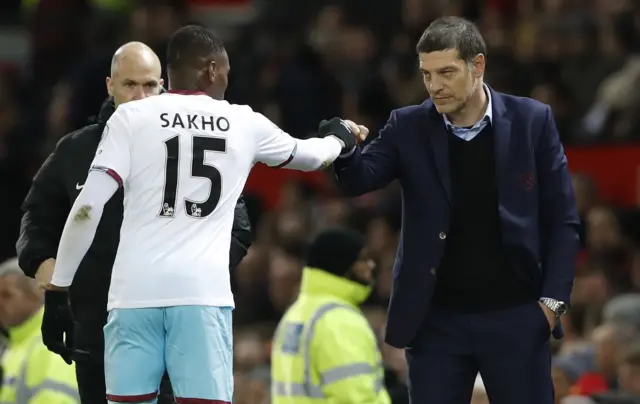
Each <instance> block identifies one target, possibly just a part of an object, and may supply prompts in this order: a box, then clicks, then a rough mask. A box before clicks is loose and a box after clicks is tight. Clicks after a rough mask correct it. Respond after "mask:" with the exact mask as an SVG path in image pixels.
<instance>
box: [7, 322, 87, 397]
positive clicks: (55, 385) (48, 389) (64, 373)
mask: <svg viewBox="0 0 640 404" xmlns="http://www.w3.org/2000/svg"><path fill="white" fill-rule="evenodd" d="M42 315H43V310H40V311H39V312H38V313H36V314H35V315H33V317H31V318H30V319H29V320H27V321H26V322H25V323H24V324H22V325H20V326H18V327H14V328H12V329H10V330H9V347H8V348H7V350H6V351H5V353H4V355H3V356H2V362H1V366H2V369H3V372H4V376H3V379H2V385H1V386H0V404H78V403H80V398H79V396H78V385H77V382H76V372H75V366H73V365H67V364H66V363H65V362H64V360H62V358H61V357H60V356H58V355H56V354H54V353H53V352H50V351H49V350H47V347H45V346H44V344H43V343H42V334H41V333H40V327H41V325H42Z"/></svg>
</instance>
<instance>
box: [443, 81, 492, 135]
mask: <svg viewBox="0 0 640 404" xmlns="http://www.w3.org/2000/svg"><path fill="white" fill-rule="evenodd" d="M488 103H489V98H488V97H487V93H486V92H485V91H484V84H483V83H482V82H480V83H478V84H477V88H476V91H474V92H473V94H471V97H469V100H467V102H466V104H465V106H464V108H462V109H461V110H460V111H457V112H454V113H452V114H447V118H448V119H449V120H450V121H451V123H452V124H454V125H456V126H462V127H467V126H473V125H475V124H476V122H478V121H479V120H481V119H482V117H483V116H484V113H485V112H486V110H487V104H488Z"/></svg>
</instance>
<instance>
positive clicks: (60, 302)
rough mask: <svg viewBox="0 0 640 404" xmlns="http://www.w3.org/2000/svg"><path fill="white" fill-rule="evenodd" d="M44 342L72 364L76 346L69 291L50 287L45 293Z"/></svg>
mask: <svg viewBox="0 0 640 404" xmlns="http://www.w3.org/2000/svg"><path fill="white" fill-rule="evenodd" d="M42 342H43V343H44V345H45V346H46V347H47V349H49V350H50V351H51V352H54V353H57V354H58V355H60V356H61V357H62V359H64V361H65V362H67V363H68V364H71V362H72V357H73V346H74V341H73V316H72V314H71V307H70V305H69V293H68V292H67V291H64V290H50V289H49V290H46V291H45V293H44V318H43V319H42Z"/></svg>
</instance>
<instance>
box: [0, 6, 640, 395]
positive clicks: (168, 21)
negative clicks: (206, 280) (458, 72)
mask: <svg viewBox="0 0 640 404" xmlns="http://www.w3.org/2000/svg"><path fill="white" fill-rule="evenodd" d="M0 11H1V13H0V15H1V19H0V72H1V79H0V211H1V212H2V215H1V216H0V261H3V260H4V259H7V258H11V257H13V256H14V255H15V241H16V239H17V236H18V229H19V220H20V216H21V211H20V205H21V203H22V200H23V199H24V196H25V195H26V192H27V190H28V188H29V186H30V181H31V178H32V176H33V175H34V173H35V172H36V171H37V169H38V168H39V166H40V164H41V163H42V161H43V160H44V158H45V157H46V156H47V155H48V153H50V152H51V151H52V149H53V147H54V146H55V144H56V142H57V141H58V140H59V139H60V138H61V137H62V136H63V135H64V134H65V133H68V132H69V131H72V130H74V129H77V128H79V127H81V126H84V125H85V124H87V123H88V122H89V121H90V119H91V117H92V116H94V115H95V114H96V113H97V111H98V110H99V107H100V104H101V103H102V102H103V100H104V99H105V97H106V90H105V77H106V76H108V75H109V67H110V59H111V56H112V54H113V52H114V51H115V49H116V48H117V47H118V46H119V45H121V44H123V43H124V42H127V41H131V40H139V41H143V42H145V43H146V44H148V45H150V46H151V47H152V48H153V49H154V50H156V52H157V53H158V55H159V56H160V58H161V60H162V59H164V53H165V51H164V46H165V43H166V42H167V40H168V38H169V36H170V35H171V33H172V32H173V31H174V30H175V29H176V28H177V27H179V26H181V25H183V24H184V23H187V22H198V23H202V24H204V25H207V26H209V27H211V28H213V29H214V30H216V31H217V32H219V33H220V34H221V35H222V36H223V37H224V38H225V40H226V43H227V48H228V51H229V55H230V59H231V74H230V87H229V90H228V92H227V99H228V100H229V101H231V102H234V103H246V104H249V105H250V106H251V107H253V108H254V110H257V111H260V112H262V113H264V114H265V115H266V116H268V117H269V118H270V119H271V120H273V121H274V122H275V123H277V124H278V125H280V126H281V127H282V128H283V129H284V130H286V131H287V132H289V133H290V134H292V135H293V136H295V137H308V136H312V135H313V134H314V131H315V130H316V128H317V125H318V122H319V121H320V120H321V119H324V118H329V117H332V116H336V115H339V116H342V117H345V118H349V119H352V120H354V121H356V122H358V123H361V124H364V125H367V126H368V127H369V128H371V129H372V130H376V129H378V128H380V127H381V125H383V124H384V122H385V121H386V119H387V117H388V115H389V112H390V111H391V110H392V109H393V108H397V107H400V106H404V105H408V104H413V103H420V102H422V101H423V100H424V99H425V97H426V93H425V90H424V87H423V84H422V81H421V77H420V75H419V74H418V72H417V69H416V67H417V63H416V54H415V49H414V47H415V44H416V42H417V39H418V37H419V35H420V34H421V33H422V31H423V30H424V29H425V28H426V26H427V25H428V23H429V22H430V21H431V20H432V19H434V18H435V17H438V16H442V15H461V16H465V17H467V18H469V19H471V20H473V21H476V22H477V23H478V25H479V27H480V28H481V30H482V32H483V34H484V36H485V39H486V42H487V45H488V48H489V55H488V64H487V72H486V76H485V79H486V82H487V83H488V84H489V85H490V86H492V87H493V88H494V89H496V90H498V91H504V92H509V93H512V94H516V95H521V96H528V97H533V98H536V99H539V100H540V101H543V102H545V103H548V104H550V105H551V106H552V107H553V111H554V114H555V118H556V120H557V124H558V127H559V130H560V134H561V136H562V138H563V141H564V143H565V145H569V146H570V145H576V144H580V145H587V146H584V147H597V146H594V145H598V144H602V143H616V144H623V146H619V147H632V146H627V145H630V144H631V143H632V142H634V141H637V140H638V139H640V91H639V90H638V89H639V88H640V1H632V0H485V1H482V0H376V1H368V0H344V1H342V2H341V1H329V0H327V1H316V0H307V1H300V0H254V1H251V0H192V1H187V0H175V1H173V0H148V1H138V0H93V1H92V0H23V1H20V0H3V1H2V4H1V5H0ZM637 161H638V162H640V152H638V153H637ZM595 163H596V164H597V161H596V162H595ZM570 165H571V161H570ZM265 170H267V171H265ZM608 170H609V172H611V173H612V174H611V176H612V177H614V176H616V171H615V167H613V168H612V167H610V166H609V167H608ZM256 171H260V172H261V174H258V173H256V174H255V175H254V176H253V177H252V180H250V183H249V185H248V188H247V192H246V197H247V199H248V203H249V207H250V214H251V218H252V223H253V229H254V244H253V247H252V248H251V249H250V251H249V254H248V255H247V257H246V258H245V260H244V261H243V263H242V264H241V265H240V267H239V268H238V269H237V270H236V271H235V273H234V274H233V281H234V290H235V295H236V304H237V309H236V312H235V325H236V328H237V332H236V340H235V358H236V375H237V377H236V380H237V383H238V386H240V387H239V388H238V389H237V393H236V400H235V401H236V402H237V404H266V403H268V391H269V390H268V386H269V368H268V363H269V349H270V347H269V345H270V340H271V336H272V335H273V332H274V328H275V325H276V324H277V321H278V319H279V318H280V316H281V314H282V313H283V312H284V310H285V309H286V307H287V306H288V305H289V304H290V303H291V302H292V301H293V299H295V297H296V294H297V290H298V286H299V282H300V275H301V269H302V267H303V265H304V255H305V245H306V241H307V240H308V239H309V237H310V236H311V235H313V234H314V233H315V232H316V231H318V229H320V228H323V227H326V226H334V225H345V226H352V227H355V228H357V229H360V230H362V231H363V232H365V233H366V234H367V237H368V243H369V248H370V249H371V250H372V251H374V252H375V256H376V259H377V262H378V269H379V281H378V283H377V287H376V292H375V293H374V294H373V296H372V297H371V299H370V301H368V302H367V304H366V305H365V307H364V311H365V313H366V314H367V316H368V318H369V319H370V321H371V325H372V327H373V328H374V329H375V330H376V331H377V332H378V333H381V331H382V328H383V325H384V320H385V309H386V304H387V301H388V299H389V293H390V289H391V267H392V264H393V260H394V256H395V250H396V245H397V241H398V234H399V227H400V218H401V211H400V210H401V201H400V193H399V190H398V188H397V187H396V186H390V187H389V188H388V189H385V190H383V191H380V192H377V193H375V194H370V195H366V196H364V197H361V198H358V199H344V198H340V195H338V194H337V191H336V190H335V188H334V187H333V186H332V183H331V178H330V176H331V174H330V173H316V174H311V175H302V174H300V175H298V174H296V175H294V174H281V173H275V172H273V171H272V170H268V169H266V168H264V167H258V168H256ZM611 180H613V178H611ZM574 185H575V189H576V193H577V198H578V204H579V209H580V214H581V217H582V219H583V238H582V242H583V247H584V249H583V251H582V252H581V254H580V257H579V260H578V263H577V275H576V282H575V289H574V294H573V301H572V309H571V312H570V314H569V315H568V316H566V318H565V323H566V324H565V326H566V330H567V337H566V338H565V339H564V340H563V341H562V342H559V343H555V345H554V349H555V350H556V352H555V354H556V359H555V360H554V368H553V376H554V381H555V383H556V392H557V395H558V400H559V402H562V401H560V400H561V399H563V398H564V397H565V396H583V397H585V396H589V395H594V394H601V393H604V392H607V391H609V392H610V393H608V394H613V395H624V394H628V395H637V396H638V397H640V294H634V293H639V292H640V220H639V219H638V217H639V215H638V211H636V206H633V204H626V205H625V206H622V205H615V204H612V203H611V202H612V201H610V200H609V199H608V198H607V197H606V195H601V194H600V193H599V190H598V184H596V182H595V181H594V180H593V179H592V178H591V177H590V176H588V175H585V174H584V173H580V172H575V178H574ZM383 353H384V357H385V362H386V366H387V368H388V370H389V371H388V377H387V382H388V388H389V389H390V393H391V395H392V396H393V403H394V404H403V403H407V402H408V400H407V395H406V386H405V380H406V365H405V362H404V356H403V353H402V352H401V351H399V350H395V349H392V348H390V347H388V346H383ZM478 388H479V389H480V390H482V385H481V383H478ZM603 399H604V400H606V399H608V398H602V397H600V398H598V400H603ZM474 400H476V401H475V402H474V404H476V403H478V404H481V403H485V401H482V400H483V399H482V398H481V396H476V397H475V398H474ZM572 400H573V401H572ZM575 400H578V401H575ZM579 400H582V401H579ZM639 400H640V399H639ZM565 402H567V403H569V402H575V403H578V402H587V403H588V402H589V401H584V400H583V399H582V398H580V397H570V398H567V399H565ZM601 402H603V403H604V402H612V403H613V402H615V401H601ZM632 402H635V401H632ZM637 402H638V403H640V401H637Z"/></svg>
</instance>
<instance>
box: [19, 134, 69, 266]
mask: <svg viewBox="0 0 640 404" xmlns="http://www.w3.org/2000/svg"><path fill="white" fill-rule="evenodd" d="M69 142H70V136H66V137H64V138H62V139H61V140H60V141H59V142H58V144H57V145H56V148H55V150H54V151H53V153H51V154H50V155H49V157H48V158H47V159H46V160H45V162H44V163H43V164H42V167H40V170H39V171H38V173H37V174H36V176H35V177H34V179H33V182H32V184H31V189H30V190H29V193H28V194H27V197H26V199H25V201H24V203H23V204H22V210H23V212H24V215H23V216H22V221H21V223H20V237H19V238H18V242H17V243H16V249H17V252H18V261H19V264H20V268H22V270H23V271H24V272H25V274H26V275H27V276H31V277H33V276H35V273H36V271H37V270H38V267H39V266H40V264H41V263H42V262H43V261H45V260H47V259H49V258H55V256H56V253H57V252H58V243H59V242H60V237H61V236H62V230H63V229H64V224H65V222H66V220H67V216H68V215H69V211H70V209H71V206H70V202H69V196H68V194H67V192H66V190H65V187H64V182H63V178H64V167H63V163H64V161H65V159H68V158H69V157H70V156H69V154H68V151H67V150H68V149H69Z"/></svg>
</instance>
